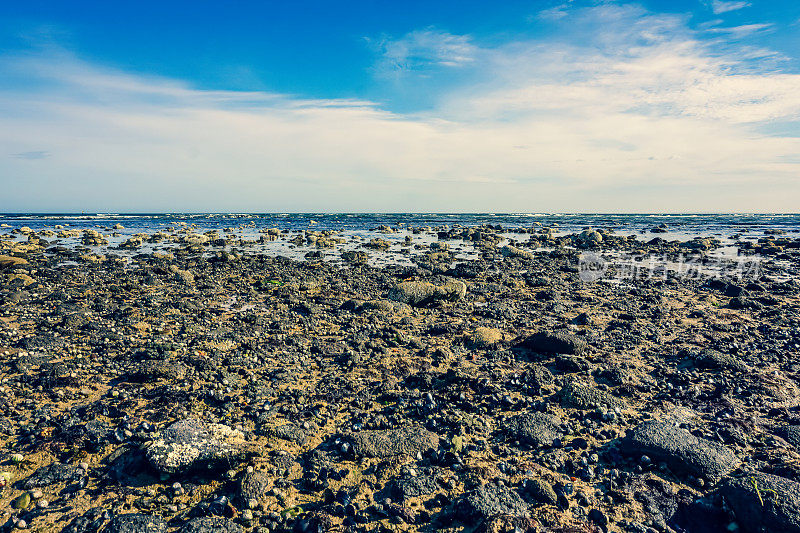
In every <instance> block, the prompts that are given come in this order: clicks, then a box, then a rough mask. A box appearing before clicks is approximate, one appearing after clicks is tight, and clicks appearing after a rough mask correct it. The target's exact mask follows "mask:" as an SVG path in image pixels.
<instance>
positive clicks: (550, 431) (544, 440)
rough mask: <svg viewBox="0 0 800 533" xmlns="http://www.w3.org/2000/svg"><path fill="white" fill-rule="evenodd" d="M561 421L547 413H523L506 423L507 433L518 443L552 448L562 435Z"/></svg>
mask: <svg viewBox="0 0 800 533" xmlns="http://www.w3.org/2000/svg"><path fill="white" fill-rule="evenodd" d="M560 425H561V419H559V418H558V417H556V416H553V415H551V414H548V413H523V414H520V415H516V416H514V417H512V418H511V419H510V420H509V422H508V432H509V434H510V435H511V436H513V437H514V438H515V439H518V440H519V441H520V442H523V443H525V444H528V445H529V446H533V447H536V448H540V447H543V446H552V445H553V441H554V440H555V439H557V438H559V437H561V436H562V435H563V432H562V431H561V430H560V428H559V426H560Z"/></svg>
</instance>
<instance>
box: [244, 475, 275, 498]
mask: <svg viewBox="0 0 800 533" xmlns="http://www.w3.org/2000/svg"><path fill="white" fill-rule="evenodd" d="M270 488H272V478H271V477H270V476H268V475H267V474H266V473H265V472H259V471H256V472H251V473H249V474H245V476H244V477H243V478H242V485H241V488H240V491H239V494H240V496H241V497H242V500H243V501H245V502H247V500H251V499H252V500H258V501H263V500H264V498H266V497H267V492H269V490H270Z"/></svg>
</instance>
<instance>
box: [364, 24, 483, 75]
mask: <svg viewBox="0 0 800 533" xmlns="http://www.w3.org/2000/svg"><path fill="white" fill-rule="evenodd" d="M379 48H380V50H381V53H382V67H383V68H385V69H388V70H401V71H402V70H420V69H426V68H429V67H431V66H434V67H435V66H444V67H459V66H463V65H465V64H468V63H471V62H472V61H474V60H475V57H474V55H475V51H476V50H477V48H476V47H475V45H473V44H472V42H471V41H470V38H469V37H468V36H466V35H453V34H450V33H447V32H444V31H440V30H436V29H432V28H430V29H427V30H421V31H413V32H410V33H408V34H406V35H404V36H403V37H401V38H399V39H388V38H385V39H383V40H381V41H380V42H379Z"/></svg>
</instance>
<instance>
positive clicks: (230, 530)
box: [178, 516, 244, 533]
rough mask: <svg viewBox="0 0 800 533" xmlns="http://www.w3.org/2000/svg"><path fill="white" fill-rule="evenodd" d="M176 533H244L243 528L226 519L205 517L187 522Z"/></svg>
mask: <svg viewBox="0 0 800 533" xmlns="http://www.w3.org/2000/svg"><path fill="white" fill-rule="evenodd" d="M178 533H244V528H242V526H240V525H239V524H237V523H236V522H233V521H232V520H230V519H228V518H224V517H221V516H205V517H202V518H193V519H192V520H189V521H188V522H186V524H184V525H183V527H181V528H180V529H179V530H178Z"/></svg>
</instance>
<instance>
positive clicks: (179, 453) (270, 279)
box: [0, 226, 800, 533]
mask: <svg viewBox="0 0 800 533" xmlns="http://www.w3.org/2000/svg"><path fill="white" fill-rule="evenodd" d="M391 231H392V229H391V228H376V231H375V232H374V235H372V236H370V238H369V239H368V240H365V241H364V242H363V243H360V244H358V245H354V246H350V247H347V246H346V244H347V240H348V239H347V238H344V237H342V236H341V235H337V234H336V233H335V232H295V233H292V234H289V233H285V232H281V231H279V230H264V231H263V232H261V237H260V238H259V241H261V242H272V241H276V242H284V243H287V244H288V243H291V244H292V246H293V247H294V248H293V249H295V250H299V252H302V253H301V255H300V257H298V258H293V259H289V258H285V257H272V256H267V255H264V254H259V253H256V252H255V251H253V250H250V249H251V248H252V247H253V246H254V243H253V242H251V241H247V240H246V239H243V238H241V237H239V236H237V235H236V232H234V231H231V232H224V233H222V234H219V233H213V232H212V233H193V232H192V231H191V230H190V229H184V230H182V231H165V232H158V233H153V234H141V235H137V236H135V237H130V238H128V239H126V240H125V241H124V242H122V243H120V244H119V245H109V244H108V242H109V240H108V237H109V234H110V233H112V232H113V228H112V229H110V231H108V232H103V231H98V230H83V231H77V230H69V229H64V228H60V229H53V230H40V231H34V230H30V229H29V228H18V229H14V231H11V232H9V233H7V234H5V235H4V236H3V238H2V239H0V365H1V366H0V391H2V397H0V398H1V399H0V441H1V442H2V448H0V472H1V473H0V485H1V486H2V492H1V493H0V511H2V513H3V516H2V518H0V520H1V521H2V528H4V530H8V531H12V530H16V529H20V530H25V529H29V530H31V531H42V532H44V531H48V532H49V531H56V532H60V531H63V532H65V533H89V532H99V531H103V532H108V533H123V532H124V533H132V532H152V533H158V532H181V533H190V532H191V533H209V532H229V533H233V532H245V531H253V532H258V533H267V532H282V531H286V532H300V533H304V532H318V531H320V532H321V531H342V532H343V531H424V532H433V531H448V532H473V531H476V532H498V533H499V532H528V531H531V532H533V531H537V532H548V531H553V532H563V533H572V532H592V531H613V532H632V533H645V532H656V531H658V532H662V531H666V532H673V531H674V532H684V531H686V532H714V531H730V532H736V531H741V532H744V533H759V532H769V533H779V532H800V388H799V387H800V360H798V355H800V284H798V281H797V279H796V277H795V276H794V274H795V273H796V272H797V270H798V268H800V240H798V239H797V238H796V237H789V236H786V235H775V236H771V237H769V238H765V239H761V240H760V241H759V242H747V243H744V242H743V243H740V244H739V249H740V253H743V254H748V255H750V254H757V256H756V255H754V257H758V258H759V263H758V268H757V269H749V270H747V271H746V272H742V271H741V270H739V271H734V270H728V271H726V272H728V274H730V275H728V276H712V277H709V276H705V275H687V273H686V272H681V271H679V270H669V269H667V270H663V271H660V270H658V269H656V270H652V269H651V270H649V271H648V272H647V274H648V275H630V276H627V277H622V278H619V277H618V279H616V280H612V281H614V282H613V283H611V282H608V280H609V279H610V278H613V276H614V273H615V272H619V271H620V270H625V268H626V266H625V265H624V264H616V265H615V264H610V265H606V264H603V265H602V266H603V269H602V276H600V278H601V279H595V278H592V279H591V280H589V281H587V278H586V277H585V276H583V275H582V274H584V273H585V269H586V268H587V267H586V261H587V260H586V258H587V257H588V256H587V254H591V257H594V258H597V257H616V256H618V255H619V254H621V253H625V254H632V255H638V256H641V257H644V256H650V257H653V256H656V257H659V258H662V259H663V258H667V259H670V260H677V259H678V258H685V257H691V258H693V259H694V260H695V261H694V264H696V265H698V264H703V258H708V257H709V256H708V255H707V254H709V253H710V252H713V250H715V249H716V248H718V247H719V241H717V240H716V239H714V238H711V237H709V238H698V239H694V240H691V241H687V242H676V241H668V240H664V239H660V238H658V236H657V235H647V236H645V237H644V238H636V237H620V236H615V235H614V234H611V233H606V232H599V231H594V230H586V231H582V232H578V233H574V234H569V235H559V236H556V235H555V234H554V233H553V232H550V231H548V230H546V229H545V228H528V229H525V228H522V229H519V228H517V229H513V230H510V229H509V228H500V227H492V226H481V227H473V228H412V229H410V230H409V231H408V235H407V236H406V237H405V238H404V239H403V240H401V241H400V242H398V241H396V240H387V238H386V236H387V235H389V234H390V233H391ZM59 232H60V233H61V235H59ZM654 233H656V234H657V233H658V232H657V231H656V232H654ZM509 234H510V235H511V236H510V237H509ZM425 237H427V238H425ZM68 238H72V239H76V240H79V241H80V243H79V244H77V245H75V246H64V245H62V244H60V243H59V239H68ZM148 243H149V244H163V243H169V244H170V247H169V249H164V250H159V251H155V250H144V249H143V248H144V247H146V246H147V245H148ZM97 247H105V248H103V250H102V251H98V248H97ZM322 251H329V252H331V253H333V254H335V255H336V257H337V259H338V262H332V261H330V260H323V259H325V257H324V255H325V254H323V253H322ZM465 253H468V256H469V257H468V258H467V259H464V258H463V257H465V256H464V255H463V254H465ZM378 254H383V255H382V257H386V254H388V255H389V256H391V255H396V256H397V257H400V258H402V259H403V261H396V262H393V261H385V262H384V263H385V264H384V265H383V266H375V265H374V264H371V259H373V258H374V257H376V256H377V255H378ZM615 254H616V255H615ZM328 255H330V253H329V254H328ZM728 261H729V262H731V263H733V262H734V259H729V260H728ZM637 272H639V274H641V271H637ZM734 272H735V273H736V274H737V275H736V276H734V275H733V273H734ZM787 272H788V274H789V275H787Z"/></svg>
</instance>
